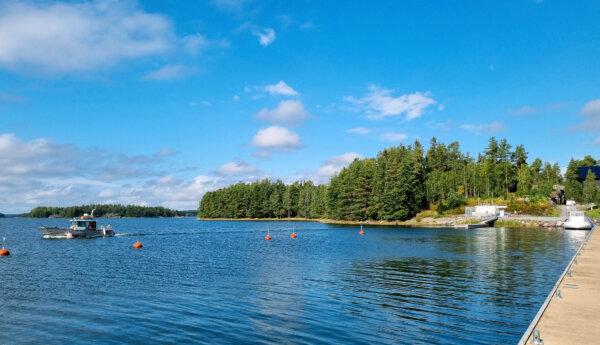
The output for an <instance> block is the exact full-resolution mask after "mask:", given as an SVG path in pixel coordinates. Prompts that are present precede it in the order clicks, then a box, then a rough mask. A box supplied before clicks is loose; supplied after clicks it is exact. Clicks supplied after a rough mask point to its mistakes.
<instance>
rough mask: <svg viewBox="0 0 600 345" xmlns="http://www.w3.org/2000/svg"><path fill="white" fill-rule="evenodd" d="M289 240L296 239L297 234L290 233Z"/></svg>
mask: <svg viewBox="0 0 600 345" xmlns="http://www.w3.org/2000/svg"><path fill="white" fill-rule="evenodd" d="M290 238H298V234H297V233H295V232H292V233H291V234H290Z"/></svg>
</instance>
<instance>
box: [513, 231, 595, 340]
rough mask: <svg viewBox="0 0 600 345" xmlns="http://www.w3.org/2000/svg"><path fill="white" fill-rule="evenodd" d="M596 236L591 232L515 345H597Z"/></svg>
mask: <svg viewBox="0 0 600 345" xmlns="http://www.w3.org/2000/svg"><path fill="white" fill-rule="evenodd" d="M599 296H600V233H599V232H598V231H595V230H592V231H590V233H589V235H588V236H587V238H586V241H585V242H584V243H583V244H582V246H581V247H580V248H579V250H578V251H577V253H576V254H575V256H574V257H573V259H572V260H571V262H570V263H569V265H568V266H567V268H566V269H565V270H564V272H563V274H562V275H561V276H560V278H559V279H558V281H557V282H556V284H555V285H554V288H553V289H552V291H551V292H550V294H549V295H548V297H547V298H546V301H544V304H543V305H542V307H541V308H540V310H539V311H538V313H537V315H536V316H535V318H534V319H533V321H532V322H531V324H530V325H529V328H528V329H527V331H525V334H523V337H522V338H521V340H520V341H519V345H525V344H536V345H555V344H556V345H568V344H600V297H599Z"/></svg>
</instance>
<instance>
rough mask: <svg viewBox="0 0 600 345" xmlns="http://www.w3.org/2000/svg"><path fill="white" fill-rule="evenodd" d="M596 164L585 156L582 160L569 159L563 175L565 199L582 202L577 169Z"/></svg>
mask: <svg viewBox="0 0 600 345" xmlns="http://www.w3.org/2000/svg"><path fill="white" fill-rule="evenodd" d="M597 163H598V162H597V161H596V160H595V159H594V158H592V157H591V156H585V157H584V158H583V159H582V160H576V159H571V161H570V162H569V166H568V167H567V171H566V173H565V178H564V180H565V181H564V184H565V196H566V197H567V199H571V200H575V201H578V202H582V201H584V200H583V185H582V183H581V181H579V173H578V171H577V168H580V167H585V166H593V165H596V164H597Z"/></svg>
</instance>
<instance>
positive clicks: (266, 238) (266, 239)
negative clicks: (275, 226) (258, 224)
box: [265, 233, 273, 241]
mask: <svg viewBox="0 0 600 345" xmlns="http://www.w3.org/2000/svg"><path fill="white" fill-rule="evenodd" d="M272 239H273V237H271V235H270V234H268V233H267V235H266V236H265V241H270V240H272Z"/></svg>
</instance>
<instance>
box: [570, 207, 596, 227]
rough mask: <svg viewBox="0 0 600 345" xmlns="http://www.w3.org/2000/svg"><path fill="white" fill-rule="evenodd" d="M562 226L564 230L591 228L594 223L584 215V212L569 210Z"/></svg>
mask: <svg viewBox="0 0 600 345" xmlns="http://www.w3.org/2000/svg"><path fill="white" fill-rule="evenodd" d="M563 226H564V228H565V230H591V229H592V228H593V227H594V223H592V221H591V220H590V218H588V217H587V216H586V215H585V212H583V211H571V212H569V218H567V220H566V221H565V223H564V225H563Z"/></svg>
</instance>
